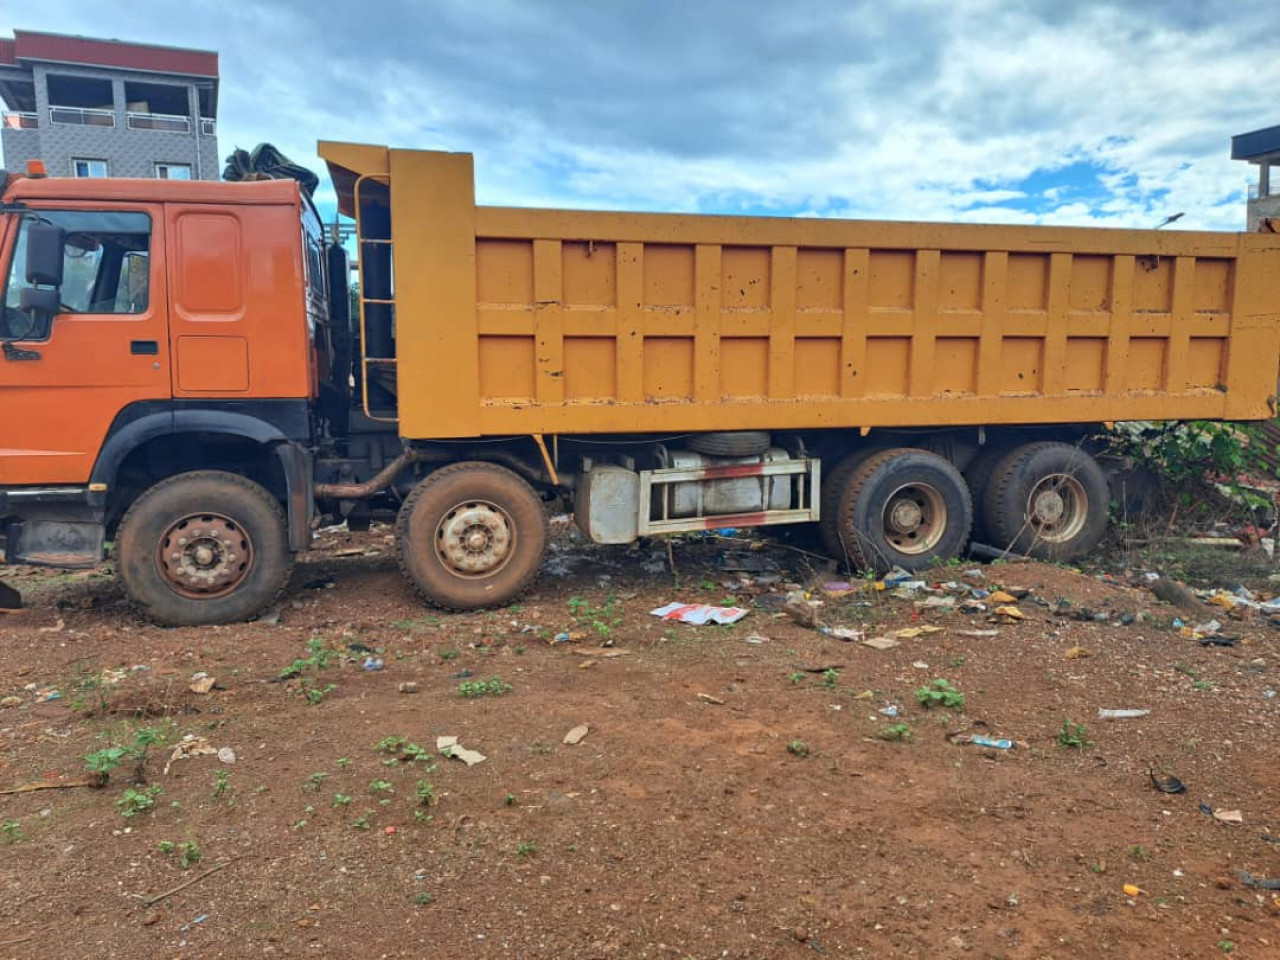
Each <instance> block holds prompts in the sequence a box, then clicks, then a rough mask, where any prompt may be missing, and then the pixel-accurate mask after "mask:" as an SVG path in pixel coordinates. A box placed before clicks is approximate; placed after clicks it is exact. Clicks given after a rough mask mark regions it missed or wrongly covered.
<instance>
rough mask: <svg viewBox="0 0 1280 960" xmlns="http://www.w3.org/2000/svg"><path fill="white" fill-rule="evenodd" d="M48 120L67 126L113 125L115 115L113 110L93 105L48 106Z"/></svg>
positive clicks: (114, 123)
mask: <svg viewBox="0 0 1280 960" xmlns="http://www.w3.org/2000/svg"><path fill="white" fill-rule="evenodd" d="M49 122H50V123H58V124H66V125H68V126H84V127H114V126H115V125H116V115H115V111H114V110H100V109H97V108H95V107H50V108H49Z"/></svg>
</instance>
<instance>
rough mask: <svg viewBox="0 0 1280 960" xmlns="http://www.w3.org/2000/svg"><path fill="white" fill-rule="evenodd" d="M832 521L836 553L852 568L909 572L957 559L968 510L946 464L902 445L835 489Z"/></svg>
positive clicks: (960, 483) (958, 479) (955, 474)
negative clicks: (837, 491)
mask: <svg viewBox="0 0 1280 960" xmlns="http://www.w3.org/2000/svg"><path fill="white" fill-rule="evenodd" d="M835 519H836V528H837V530H838V533H839V538H840V545H841V547H842V550H843V552H844V553H846V554H847V555H848V557H849V558H850V560H851V561H852V562H853V563H854V564H855V565H856V566H857V567H859V568H861V569H864V570H874V571H875V572H877V573H884V572H886V571H888V570H890V569H891V568H892V567H894V566H899V567H902V568H903V569H904V570H911V571H915V570H924V569H927V568H929V567H931V566H934V565H936V564H937V563H939V562H941V561H943V560H948V559H950V558H952V557H956V556H959V555H960V551H961V549H962V548H963V547H964V545H965V541H966V540H968V538H969V528H970V526H971V525H972V523H973V505H972V503H971V501H970V498H969V488H968V487H966V486H965V482H964V478H963V477H962V476H961V475H960V471H958V470H957V469H956V468H955V467H954V466H953V465H952V464H951V463H949V462H948V461H947V460H944V459H943V458H942V457H940V456H938V455H937V454H935V453H930V452H929V451H928V450H918V449H915V448H910V447H900V448H898V449H894V450H885V451H883V452H880V453H877V454H875V455H873V456H871V457H869V458H867V459H866V460H864V461H863V462H862V463H860V464H858V465H857V467H856V469H854V470H853V471H852V473H851V475H850V476H849V478H848V480H847V482H845V483H844V485H843V488H842V490H841V491H840V495H839V501H838V504H837V508H836V514H835Z"/></svg>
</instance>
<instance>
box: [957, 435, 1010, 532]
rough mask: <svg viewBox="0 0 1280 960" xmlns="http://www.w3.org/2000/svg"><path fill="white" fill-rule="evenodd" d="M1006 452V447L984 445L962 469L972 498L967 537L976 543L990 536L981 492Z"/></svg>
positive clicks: (1007, 449) (1007, 450)
mask: <svg viewBox="0 0 1280 960" xmlns="http://www.w3.org/2000/svg"><path fill="white" fill-rule="evenodd" d="M1008 453H1009V448H1008V447H992V446H987V447H984V448H983V449H982V450H980V451H979V452H978V455H977V456H976V457H974V458H973V460H972V461H971V462H970V463H969V466H968V467H967V468H966V469H965V471H964V482H965V483H966V484H967V485H968V487H969V496H970V497H972V498H973V530H972V531H971V532H970V534H969V538H970V539H971V540H975V541H977V542H978V543H986V542H987V540H988V539H989V538H990V536H991V528H990V526H989V524H988V523H987V511H986V504H985V499H984V497H983V493H984V492H985V491H986V489H987V486H988V485H989V484H990V483H991V474H992V473H994V472H995V469H996V467H997V466H998V465H999V463H1000V461H1001V460H1003V459H1004V458H1005V456H1007V455H1008Z"/></svg>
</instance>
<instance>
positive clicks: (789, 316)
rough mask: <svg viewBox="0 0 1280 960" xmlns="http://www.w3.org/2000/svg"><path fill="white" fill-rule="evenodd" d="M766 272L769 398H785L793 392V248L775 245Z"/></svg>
mask: <svg viewBox="0 0 1280 960" xmlns="http://www.w3.org/2000/svg"><path fill="white" fill-rule="evenodd" d="M769 273H770V276H769V307H770V311H771V312H770V315H769V398H770V399H773V400H785V399H787V398H789V397H793V396H795V392H796V369H795V359H794V357H795V339H796V248H795V247H774V248H773V258H772V260H771V261H770V263H769Z"/></svg>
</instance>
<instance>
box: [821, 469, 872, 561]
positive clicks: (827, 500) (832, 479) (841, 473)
mask: <svg viewBox="0 0 1280 960" xmlns="http://www.w3.org/2000/svg"><path fill="white" fill-rule="evenodd" d="M879 452H880V450H878V449H877V448H875V447H869V448H867V449H865V450H855V451H854V452H853V453H850V454H847V455H846V456H845V457H844V459H843V460H841V461H839V462H838V463H837V464H836V465H835V467H834V468H833V469H832V470H831V472H830V473H825V474H824V475H823V477H822V500H821V503H820V508H821V509H820V511H819V520H818V534H819V536H821V537H822V545H823V546H824V547H826V550H827V553H829V554H831V556H833V557H835V558H836V559H837V560H846V559H848V558H847V557H846V556H845V552H844V546H843V544H842V543H841V542H840V520H839V515H840V498H841V496H842V495H843V494H844V491H845V489H846V488H848V486H849V479H850V478H851V477H852V476H853V474H854V471H855V470H857V469H858V468H859V467H860V466H862V465H863V464H864V463H866V462H867V460H868V459H869V458H871V457H873V456H875V455H876V454H877V453H879Z"/></svg>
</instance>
